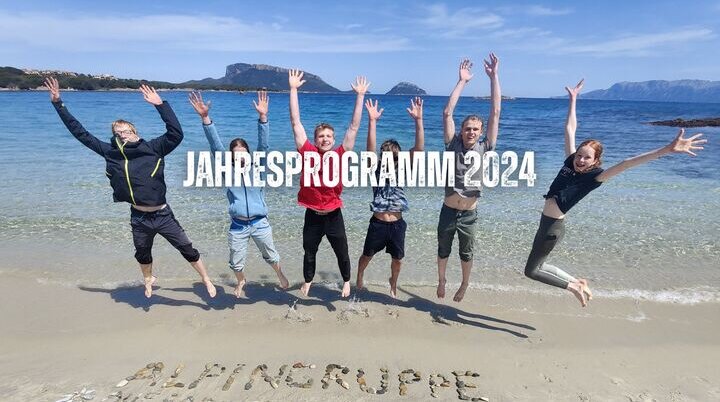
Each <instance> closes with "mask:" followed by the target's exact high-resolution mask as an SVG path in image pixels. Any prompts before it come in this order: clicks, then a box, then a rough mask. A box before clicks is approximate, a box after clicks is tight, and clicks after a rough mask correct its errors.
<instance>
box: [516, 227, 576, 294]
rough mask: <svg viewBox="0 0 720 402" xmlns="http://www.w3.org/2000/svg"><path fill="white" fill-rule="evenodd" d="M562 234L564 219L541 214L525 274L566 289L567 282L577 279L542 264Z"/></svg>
mask: <svg viewBox="0 0 720 402" xmlns="http://www.w3.org/2000/svg"><path fill="white" fill-rule="evenodd" d="M564 235H565V220H564V219H555V218H550V217H549V216H545V215H542V217H541V218H540V227H539V228H538V231H537V233H535V240H534V241H533V247H532V251H530V256H529V257H528V260H527V264H525V276H527V277H528V278H530V279H535V280H536V281H539V282H542V283H546V284H548V285H552V286H557V287H559V288H563V289H567V286H568V283H570V282H575V281H577V279H575V278H574V277H573V276H572V275H570V274H568V273H567V272H565V271H563V270H562V269H560V268H557V267H553V266H552V265H545V264H543V263H544V262H545V260H546V259H547V257H548V255H549V254H550V252H551V251H552V250H553V248H555V245H556V244H557V243H558V242H559V241H560V240H562V238H563V236H564Z"/></svg>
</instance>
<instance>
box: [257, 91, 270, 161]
mask: <svg viewBox="0 0 720 402" xmlns="http://www.w3.org/2000/svg"><path fill="white" fill-rule="evenodd" d="M257 95H258V99H257V102H256V101H253V106H254V107H255V111H256V112H258V148H257V149H258V151H261V152H265V151H267V150H268V148H269V146H268V136H269V135H270V124H269V123H268V117H267V115H268V106H269V104H270V98H268V94H267V91H258V93H257ZM263 160H264V158H263Z"/></svg>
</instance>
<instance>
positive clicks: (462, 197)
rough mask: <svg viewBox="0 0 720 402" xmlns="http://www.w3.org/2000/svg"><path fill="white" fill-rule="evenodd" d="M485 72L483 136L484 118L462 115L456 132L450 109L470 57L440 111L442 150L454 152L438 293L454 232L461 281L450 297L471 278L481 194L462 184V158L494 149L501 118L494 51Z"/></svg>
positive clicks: (441, 232) (460, 293)
mask: <svg viewBox="0 0 720 402" xmlns="http://www.w3.org/2000/svg"><path fill="white" fill-rule="evenodd" d="M483 64H484V66H485V73H486V74H487V75H488V77H489V78H490V117H489V118H488V127H487V133H486V135H485V137H484V138H483V133H482V129H483V122H482V119H481V118H480V116H477V115H470V116H467V117H465V119H464V120H463V122H462V124H461V125H460V132H459V133H456V132H455V121H454V120H453V111H454V110H455V105H456V104H457V102H458V99H459V98H460V94H461V93H462V91H463V89H464V88H465V85H466V84H467V83H468V82H469V81H470V80H471V79H472V77H473V75H472V73H471V72H470V69H471V68H472V63H471V62H470V60H467V59H465V60H463V61H462V62H461V63H460V69H459V79H458V82H457V84H456V85H455V89H453V91H452V93H451V94H450V98H449V99H448V102H447V105H446V106H445V110H444V112H443V126H444V132H445V150H446V151H452V152H454V153H455V185H454V186H447V187H445V199H444V201H443V206H442V209H441V210H440V219H439V221H438V226H437V233H438V257H437V264H438V286H437V297H438V298H440V299H442V298H444V297H445V282H446V279H445V271H446V269H447V262H448V257H449V256H450V252H451V251H452V243H453V240H454V238H455V232H457V237H458V241H459V243H460V244H459V249H460V250H459V251H460V266H461V267H462V283H461V284H460V288H459V289H458V290H457V292H456V293H455V297H453V300H454V301H456V302H459V301H462V299H463V297H465V291H466V290H467V287H468V284H469V281H470V271H471V270H472V264H473V251H474V248H475V231H476V230H477V200H478V197H480V190H481V188H480V186H470V185H465V174H466V173H467V171H468V169H469V168H470V166H471V164H470V163H466V162H465V154H466V153H468V152H477V154H478V155H479V156H480V158H482V156H483V154H484V153H485V152H487V151H492V150H494V149H495V143H496V142H497V137H498V125H499V121H500V101H501V99H502V97H501V94H500V80H499V78H498V67H499V65H500V61H499V60H498V58H497V57H496V56H495V54H494V53H490V57H489V60H483ZM471 179H472V180H474V181H476V182H479V181H480V180H482V170H478V171H477V173H476V174H475V175H474V176H472V177H471Z"/></svg>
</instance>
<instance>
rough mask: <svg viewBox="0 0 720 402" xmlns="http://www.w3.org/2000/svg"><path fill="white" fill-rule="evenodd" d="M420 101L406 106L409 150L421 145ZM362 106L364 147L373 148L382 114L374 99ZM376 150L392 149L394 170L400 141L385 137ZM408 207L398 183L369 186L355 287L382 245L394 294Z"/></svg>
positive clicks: (371, 149) (423, 143)
mask: <svg viewBox="0 0 720 402" xmlns="http://www.w3.org/2000/svg"><path fill="white" fill-rule="evenodd" d="M422 107H423V101H422V99H421V98H415V99H413V100H412V101H410V107H409V108H408V109H407V112H408V113H409V114H410V117H412V118H413V120H415V146H413V147H412V148H411V149H410V152H411V153H412V152H422V150H423V149H424V147H425V130H424V128H423V109H422ZM365 108H366V109H367V112H368V120H369V123H368V137H367V150H368V151H369V152H375V151H376V139H375V134H376V131H377V121H378V119H380V116H382V112H383V109H380V110H378V102H377V101H375V103H373V102H372V100H368V101H367V102H365ZM380 151H382V152H383V153H385V152H392V153H393V159H394V161H395V169H396V172H397V161H398V152H400V144H399V143H398V142H397V141H395V140H394V139H389V140H386V141H385V142H383V143H382V145H380ZM380 166H381V164H380V163H378V165H377V168H376V170H375V177H376V178H377V179H378V180H379V178H380ZM408 209H409V206H408V200H407V197H406V196H405V190H404V189H403V188H402V187H400V186H391V185H390V183H389V182H386V184H385V185H384V186H383V187H373V201H372V202H371V203H370V210H371V211H372V212H373V216H372V218H370V225H369V226H368V230H367V234H366V235H365V245H364V246H363V254H362V256H360V260H359V261H358V272H357V287H358V289H362V287H363V273H364V272H365V268H367V266H368V264H369V263H370V261H371V260H372V258H373V256H374V255H375V254H376V253H377V252H378V251H381V250H383V249H385V252H387V253H388V254H390V257H391V258H392V260H391V261H390V280H389V282H390V295H391V296H392V297H396V295H397V281H398V276H399V275H400V268H401V267H402V259H403V257H404V256H405V231H406V230H407V223H406V222H405V221H404V220H403V217H402V214H403V212H405V211H407V210H408Z"/></svg>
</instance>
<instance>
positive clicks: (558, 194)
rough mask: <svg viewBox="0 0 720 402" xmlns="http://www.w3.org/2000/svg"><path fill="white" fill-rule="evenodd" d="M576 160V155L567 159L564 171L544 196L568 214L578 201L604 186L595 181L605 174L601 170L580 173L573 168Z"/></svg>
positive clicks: (561, 170) (561, 171)
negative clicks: (552, 199)
mask: <svg viewBox="0 0 720 402" xmlns="http://www.w3.org/2000/svg"><path fill="white" fill-rule="evenodd" d="M574 159H575V154H574V153H573V154H572V155H570V156H568V157H567V159H565V163H564V165H563V167H562V169H560V172H558V175H557V177H555V180H553V182H552V184H551V185H550V190H548V192H547V194H545V195H544V197H545V198H546V199H547V198H554V199H555V201H556V202H557V205H558V207H559V208H560V211H562V213H567V211H569V210H570V208H572V207H573V206H574V205H575V204H577V203H578V201H580V200H582V199H583V197H585V196H586V195H588V193H590V192H591V191H593V190H595V189H596V188H598V187H600V185H601V184H602V183H601V182H599V181H597V180H595V179H596V178H597V177H598V175H599V174H600V173H602V172H603V170H602V169H601V168H599V167H597V168H594V169H591V170H589V171H587V172H584V173H578V172H576V171H575V169H574V167H573V160H574Z"/></svg>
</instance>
